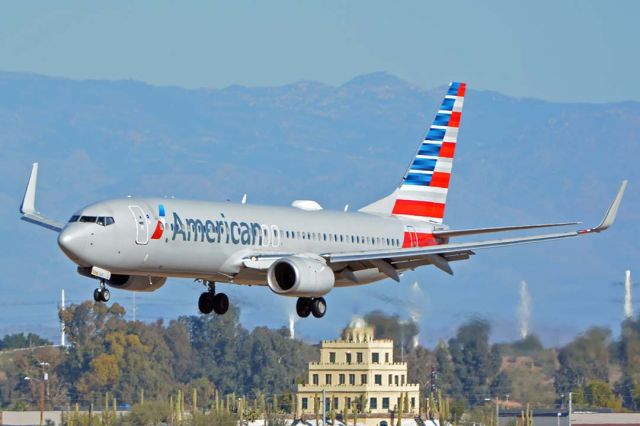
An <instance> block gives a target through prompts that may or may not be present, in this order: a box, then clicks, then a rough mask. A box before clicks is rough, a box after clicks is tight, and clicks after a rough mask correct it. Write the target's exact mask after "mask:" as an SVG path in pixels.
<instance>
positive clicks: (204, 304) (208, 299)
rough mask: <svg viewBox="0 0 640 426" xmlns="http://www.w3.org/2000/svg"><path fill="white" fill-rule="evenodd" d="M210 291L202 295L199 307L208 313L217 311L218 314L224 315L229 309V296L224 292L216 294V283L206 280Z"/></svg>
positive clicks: (201, 310)
mask: <svg viewBox="0 0 640 426" xmlns="http://www.w3.org/2000/svg"><path fill="white" fill-rule="evenodd" d="M205 283H206V285H207V287H208V291H205V292H204V293H202V294H201V295H200V298H199V299H198V309H199V310H200V312H202V313H203V314H205V315H207V314H210V313H211V312H215V313H216V314H218V315H224V314H225V313H226V312H227V310H229V298H228V297H227V295H226V294H224V293H218V294H216V283H214V282H211V281H205Z"/></svg>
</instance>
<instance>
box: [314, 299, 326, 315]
mask: <svg viewBox="0 0 640 426" xmlns="http://www.w3.org/2000/svg"><path fill="white" fill-rule="evenodd" d="M311 313H312V314H313V316H314V317H316V318H322V317H323V316H324V314H326V313H327V302H325V300H324V297H318V298H315V299H313V300H312V301H311Z"/></svg>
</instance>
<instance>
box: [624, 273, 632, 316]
mask: <svg viewBox="0 0 640 426" xmlns="http://www.w3.org/2000/svg"><path fill="white" fill-rule="evenodd" d="M625 275H626V276H625V280H624V317H625V318H632V317H633V305H632V304H631V271H629V270H627V271H626V274H625Z"/></svg>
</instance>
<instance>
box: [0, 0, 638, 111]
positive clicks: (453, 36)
mask: <svg viewBox="0 0 640 426" xmlns="http://www.w3.org/2000/svg"><path fill="white" fill-rule="evenodd" d="M638 16H640V2H638V1H610V2H597V3H596V2H591V1H547V0H545V1H536V2H518V1H511V0H509V1H493V2H486V1H477V0H471V1H456V2H443V1H437V2H436V1H403V2H381V1H370V0H368V1H354V0H348V1H232V2H213V1H202V2H189V3H188V4H187V2H176V1H153V2H144V1H137V2H129V1H127V2H120V1H109V2H86V1H56V2H31V1H9V2H2V4H1V5H0V70H2V71H30V72H35V73H41V74H47V75H56V76H64V77H72V78H82V79H85V78H91V79H105V78H106V79H137V80H142V81H146V82H149V83H153V84H161V85H179V86H185V87H202V86H206V87H216V88H219V87H224V86H228V85H231V84H242V85H249V86H255V85H279V84H286V83H290V82H294V81H298V80H318V81H322V82H326V83H330V84H334V85H338V84H341V83H344V82H345V81H347V80H349V79H350V78H352V77H354V76H356V75H359V74H363V73H368V72H373V71H388V72H390V73H393V74H396V75H398V76H400V77H402V78H404V79H406V80H408V81H411V82H414V83H417V84H419V85H421V86H423V87H433V86H437V85H442V84H445V83H447V82H449V81H451V80H458V79H459V80H464V81H467V82H468V83H470V84H471V85H472V86H473V87H474V88H479V89H492V90H497V91H500V92H503V93H506V94H510V95H518V96H530V97H537V98H543V99H548V100H571V101H589V102H592V101H595V102H604V101H613V100H640V85H639V84H637V79H638V71H639V69H640V66H639V65H640V58H639V55H638V54H637V52H638V46H637V43H638V40H639V39H640V38H639V35H640V30H638V25H637V17H638Z"/></svg>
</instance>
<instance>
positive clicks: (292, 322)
mask: <svg viewBox="0 0 640 426" xmlns="http://www.w3.org/2000/svg"><path fill="white" fill-rule="evenodd" d="M297 319H298V318H297V316H296V313H295V312H289V338H290V339H291V340H293V339H295V338H296V320H297Z"/></svg>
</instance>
